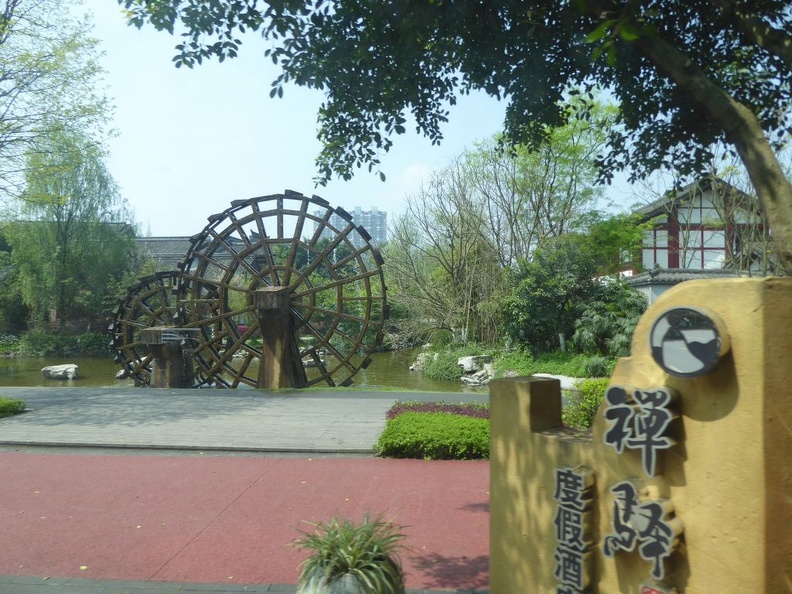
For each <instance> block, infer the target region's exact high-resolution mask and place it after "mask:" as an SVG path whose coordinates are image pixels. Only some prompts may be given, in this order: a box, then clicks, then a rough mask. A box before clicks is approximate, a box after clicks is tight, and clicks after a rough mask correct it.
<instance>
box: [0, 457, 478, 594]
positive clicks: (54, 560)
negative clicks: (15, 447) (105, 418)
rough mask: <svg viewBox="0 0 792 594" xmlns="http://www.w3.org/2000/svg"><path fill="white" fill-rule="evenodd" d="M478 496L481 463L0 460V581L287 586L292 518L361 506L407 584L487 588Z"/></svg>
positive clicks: (357, 512) (293, 562)
mask: <svg viewBox="0 0 792 594" xmlns="http://www.w3.org/2000/svg"><path fill="white" fill-rule="evenodd" d="M488 489H489V463H488V462H486V461H472V462H426V461H422V460H388V459H370V458H314V459H309V458H259V457H252V458H240V457H211V458H209V457H207V458H202V457H190V456H132V455H125V456H111V455H107V456H105V455H73V454H63V455H50V454H31V453H16V452H5V453H0V574H5V575H52V576H64V577H80V578H87V579H130V580H153V581H174V582H181V581H189V582H211V583H219V582H227V581H232V582H234V583H243V584H244V583H246V584H259V583H285V584H294V583H296V582H297V574H298V569H297V567H298V565H299V562H300V560H301V559H302V558H303V556H304V554H303V553H300V552H299V551H296V550H293V549H292V548H291V547H290V546H289V543H290V542H291V541H292V540H293V539H294V538H295V537H296V536H297V535H298V533H297V529H300V528H308V526H306V525H305V524H304V523H303V521H304V520H310V521H320V520H324V519H327V518H329V517H330V516H332V515H333V514H338V515H341V516H343V517H348V518H350V519H354V520H359V519H360V518H361V517H362V516H363V513H364V512H366V511H370V512H372V513H373V514H375V515H376V514H378V513H380V512H384V514H385V517H386V518H387V519H391V520H393V521H395V522H397V523H399V524H402V525H405V526H406V528H405V533H406V534H407V535H408V540H407V544H408V545H409V546H410V547H412V550H411V551H410V552H408V553H406V554H405V555H404V556H403V557H404V559H403V560H404V562H405V569H406V570H407V587H408V588H415V589H421V588H427V589H436V590H442V589H464V588H487V587H488V585H489V573H488V562H489V534H488V531H489V528H488V526H489V521H488V520H489V514H488V508H489V493H488ZM83 567H84V568H85V569H83Z"/></svg>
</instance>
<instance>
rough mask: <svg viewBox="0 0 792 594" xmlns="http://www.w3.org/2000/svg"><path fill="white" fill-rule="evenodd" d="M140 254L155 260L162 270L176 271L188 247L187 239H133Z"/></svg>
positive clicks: (188, 241)
mask: <svg viewBox="0 0 792 594" xmlns="http://www.w3.org/2000/svg"><path fill="white" fill-rule="evenodd" d="M135 243H136V244H137V247H138V250H140V253H141V254H143V255H145V256H147V257H149V258H151V259H152V260H156V261H157V264H158V267H159V268H160V269H162V270H176V265H177V264H178V263H179V262H181V261H182V260H184V256H185V255H186V254H187V250H188V249H189V247H190V238H189V237H139V238H137V239H135Z"/></svg>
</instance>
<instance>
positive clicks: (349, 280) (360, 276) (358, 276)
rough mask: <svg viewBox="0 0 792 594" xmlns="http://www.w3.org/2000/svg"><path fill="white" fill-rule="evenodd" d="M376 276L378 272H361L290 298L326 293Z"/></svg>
mask: <svg viewBox="0 0 792 594" xmlns="http://www.w3.org/2000/svg"><path fill="white" fill-rule="evenodd" d="M378 274H380V272H379V271H376V270H369V271H366V272H362V273H360V274H356V275H354V276H346V277H343V278H339V279H337V280H333V281H331V282H328V283H325V284H323V285H314V286H312V287H311V288H309V289H306V290H304V291H295V292H294V293H293V294H292V297H294V298H295V299H297V298H300V297H304V296H307V295H310V294H311V293H320V292H322V291H328V290H330V289H338V288H339V287H342V288H343V286H344V285H348V284H350V283H354V282H357V281H360V280H365V279H368V278H371V277H372V276H376V275H378Z"/></svg>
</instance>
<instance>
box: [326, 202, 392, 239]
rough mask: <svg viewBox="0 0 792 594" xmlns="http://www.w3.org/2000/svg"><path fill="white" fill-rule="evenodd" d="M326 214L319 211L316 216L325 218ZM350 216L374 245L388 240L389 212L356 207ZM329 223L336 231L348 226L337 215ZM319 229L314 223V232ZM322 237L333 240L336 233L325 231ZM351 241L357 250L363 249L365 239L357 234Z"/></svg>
mask: <svg viewBox="0 0 792 594" xmlns="http://www.w3.org/2000/svg"><path fill="white" fill-rule="evenodd" d="M324 214H325V213H324V212H323V211H319V210H317V211H315V212H314V215H316V216H323V215H324ZM349 214H351V215H352V222H353V223H354V224H355V225H356V226H362V227H363V228H364V229H365V230H366V231H367V232H368V234H369V235H371V244H372V245H374V246H378V245H381V244H383V243H385V241H386V240H387V239H388V213H387V212H385V211H382V210H379V209H377V207H376V206H372V207H371V210H363V209H362V208H361V207H359V206H356V207H355V209H354V210H353V211H351V212H350V213H349ZM329 223H330V224H331V225H332V226H333V227H335V228H336V229H343V228H344V227H346V226H347V222H346V221H345V220H344V219H342V218H341V217H340V216H338V215H337V214H333V215H331V217H330V221H329ZM318 227H319V223H318V222H317V221H314V232H315V231H316V229H317V228H318ZM320 237H326V238H328V239H331V238H333V237H335V233H333V232H331V231H330V230H329V229H324V230H323V231H322V234H321V236H320ZM350 240H351V241H352V244H353V245H354V246H355V247H356V248H361V247H363V238H362V237H360V236H359V235H357V234H356V233H355V234H352V235H350Z"/></svg>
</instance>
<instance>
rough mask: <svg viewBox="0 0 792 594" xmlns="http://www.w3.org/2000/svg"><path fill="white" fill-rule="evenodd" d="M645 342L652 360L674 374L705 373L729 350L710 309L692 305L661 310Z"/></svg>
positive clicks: (723, 332) (693, 375) (725, 336)
mask: <svg viewBox="0 0 792 594" xmlns="http://www.w3.org/2000/svg"><path fill="white" fill-rule="evenodd" d="M649 341H650V343H651V344H650V346H651V349H652V357H653V358H654V360H655V362H656V363H657V364H658V365H659V366H660V367H662V368H663V369H664V370H665V371H667V372H668V373H670V374H671V375H675V376H677V377H696V376H699V375H704V374H706V373H709V372H710V371H711V370H712V368H713V367H715V365H716V364H717V363H718V361H719V360H720V358H721V357H722V356H723V355H725V354H726V353H727V352H728V350H729V340H728V335H727V334H726V326H725V325H724V324H723V322H722V321H721V320H720V319H719V318H718V317H717V315H716V314H714V313H713V312H710V311H707V310H704V309H701V308H695V307H676V308H673V309H669V310H667V311H665V312H664V313H662V314H661V315H660V317H658V318H657V320H655V323H654V326H652V333H651V335H650V338H649Z"/></svg>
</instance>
